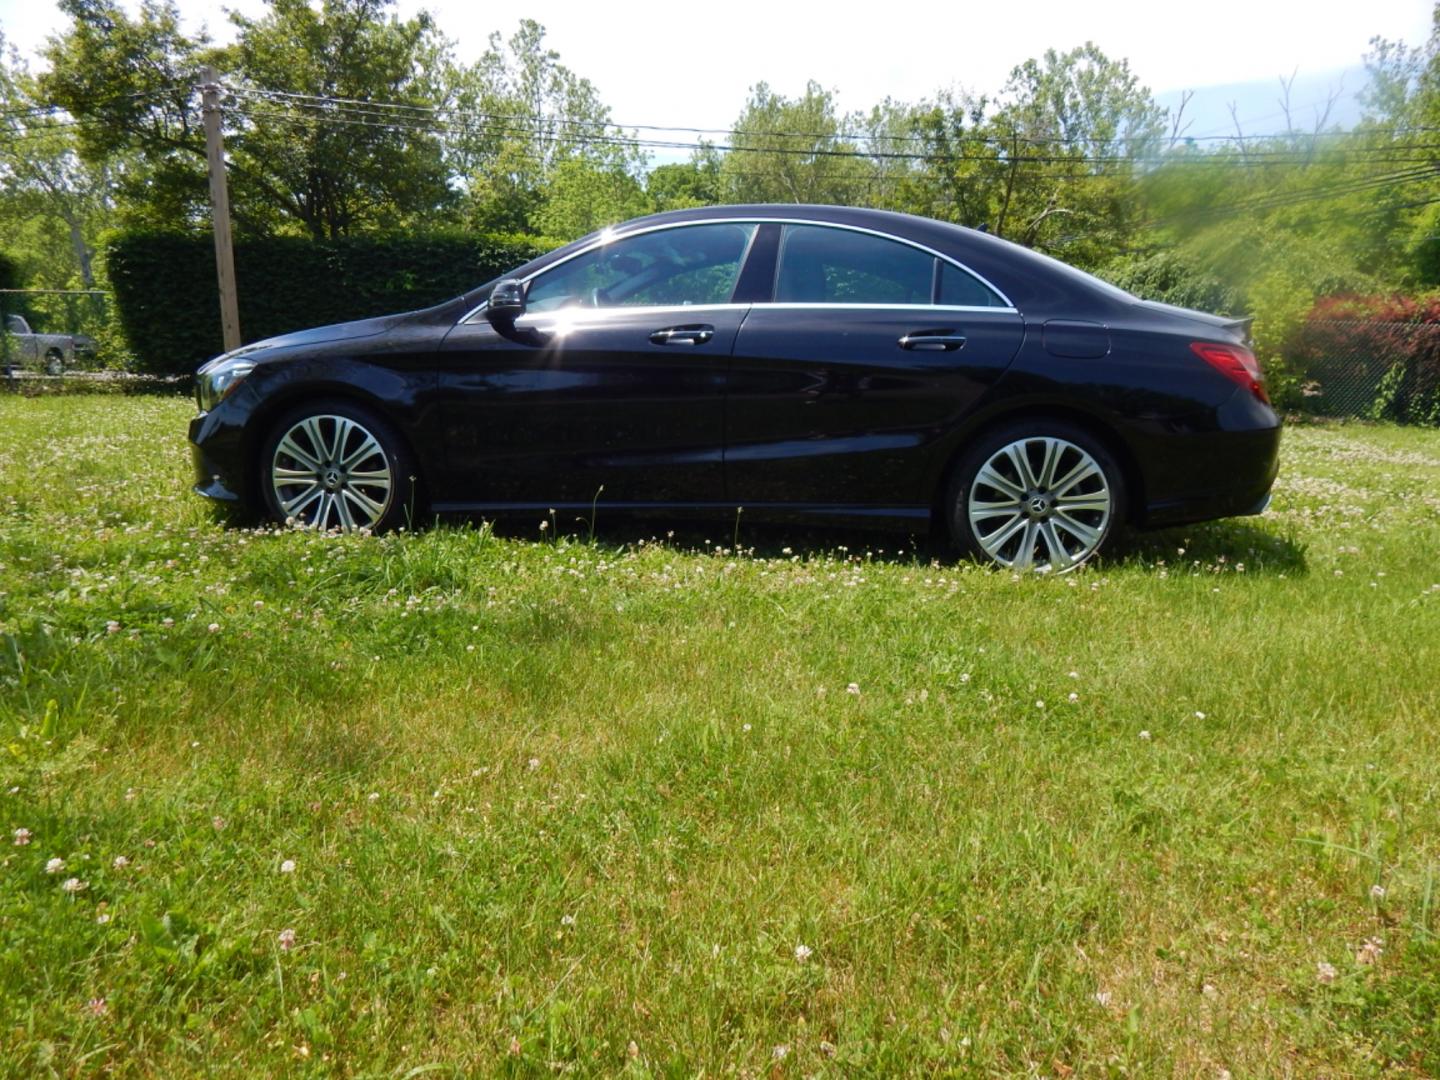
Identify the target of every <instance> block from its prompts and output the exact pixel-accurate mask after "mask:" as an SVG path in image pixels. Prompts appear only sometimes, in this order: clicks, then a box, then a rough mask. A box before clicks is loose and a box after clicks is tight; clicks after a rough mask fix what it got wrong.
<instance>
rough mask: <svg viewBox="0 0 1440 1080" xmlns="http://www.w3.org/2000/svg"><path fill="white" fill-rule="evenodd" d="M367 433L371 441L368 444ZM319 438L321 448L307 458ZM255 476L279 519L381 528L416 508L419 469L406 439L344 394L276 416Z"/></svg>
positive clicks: (410, 517)
mask: <svg viewBox="0 0 1440 1080" xmlns="http://www.w3.org/2000/svg"><path fill="white" fill-rule="evenodd" d="M345 422H348V424H349V425H350V426H349V427H347V426H346V425H345ZM312 425H313V426H312ZM297 429H298V431H297ZM312 433H314V435H313V437H312ZM287 438H288V441H287ZM366 438H368V439H370V440H372V441H373V443H374V444H375V445H374V449H373V450H369V451H368V452H367V444H366V443H365V441H364V440H365V439H366ZM337 442H340V443H343V446H342V447H341V449H340V451H339V453H338V454H337V453H336V452H334V448H335V445H336V443H337ZM317 446H318V447H319V448H320V449H321V450H322V451H325V452H323V453H321V454H316V455H314V459H313V460H312V459H311V458H310V457H309V455H311V454H313V452H314V450H315V449H316V447H317ZM360 455H363V456H360ZM345 458H352V459H353V460H350V461H349V463H348V465H347V464H346V462H345V461H344V460H342V459H345ZM312 465H318V466H319V468H318V469H315V468H312ZM382 473H384V474H385V477H386V483H387V486H385V487H383V488H382V486H381V481H380V479H379V477H380V476H381V474H382ZM256 476H257V480H258V482H259V486H260V494H261V498H262V500H263V502H264V507H265V512H266V514H267V515H268V516H269V517H270V519H271V520H273V521H277V522H281V523H293V524H297V525H304V526H309V527H321V528H324V529H327V530H328V529H331V528H339V529H343V530H346V531H352V530H361V529H366V530H369V531H371V532H385V531H387V530H389V529H394V528H397V527H399V526H402V525H410V524H411V523H412V522H413V521H414V520H417V519H418V517H419V514H420V506H419V499H420V484H419V480H418V477H419V471H418V469H417V468H416V463H415V460H414V457H413V455H412V454H411V453H410V449H409V447H408V446H407V445H406V444H405V440H404V439H402V438H401V437H400V435H399V433H398V432H396V430H395V429H394V427H392V426H391V425H390V423H388V422H387V421H386V420H385V419H384V418H383V417H381V416H378V415H377V414H376V413H374V412H373V411H371V410H370V409H367V408H364V407H363V406H360V405H356V404H354V403H352V402H349V401H343V400H322V401H309V402H306V403H305V404H303V405H300V406H297V407H296V408H293V409H291V410H289V411H288V412H286V413H285V414H284V415H283V416H281V417H280V418H279V419H278V420H276V422H275V423H274V424H273V425H272V426H271V428H270V430H269V432H268V433H267V434H266V436H265V439H264V441H263V442H262V443H261V445H260V456H259V460H258V461H257V462H256ZM317 489H318V490H317ZM322 515H323V516H322Z"/></svg>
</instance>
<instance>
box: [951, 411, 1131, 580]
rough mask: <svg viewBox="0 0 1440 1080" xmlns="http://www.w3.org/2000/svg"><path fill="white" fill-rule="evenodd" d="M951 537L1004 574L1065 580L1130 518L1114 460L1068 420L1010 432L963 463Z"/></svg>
mask: <svg viewBox="0 0 1440 1080" xmlns="http://www.w3.org/2000/svg"><path fill="white" fill-rule="evenodd" d="M945 508H946V512H947V518H948V522H947V523H948V525H949V530H950V536H951V538H952V539H953V540H954V541H955V544H956V545H957V546H958V547H959V548H960V549H961V550H962V551H964V552H965V553H967V554H969V555H971V556H972V557H974V558H976V559H979V560H980V561H982V562H989V563H992V564H994V565H997V566H1001V567H1005V568H1006V569H1015V570H1024V569H1029V570H1036V571H1039V572H1042V573H1064V572H1065V571H1067V570H1073V569H1075V568H1076V567H1078V566H1081V565H1082V564H1084V563H1085V562H1087V561H1088V560H1089V559H1092V558H1094V557H1095V556H1096V555H1097V554H1098V553H1100V552H1101V551H1102V550H1103V549H1104V548H1105V546H1106V544H1107V542H1108V541H1109V540H1110V539H1111V537H1112V536H1113V535H1114V533H1115V532H1116V531H1117V530H1118V528H1119V526H1120V523H1121V522H1122V521H1123V520H1124V512H1125V482H1124V477H1123V475H1122V474H1121V471H1120V468H1119V466H1118V465H1117V464H1116V462H1115V459H1114V457H1113V456H1112V455H1111V454H1110V453H1109V452H1108V451H1107V450H1106V449H1105V447H1104V446H1103V445H1101V443H1100V442H1099V441H1098V440H1097V439H1095V438H1094V437H1093V436H1091V435H1090V434H1089V433H1088V432H1086V431H1083V430H1081V429H1080V428H1078V427H1075V426H1074V425H1071V424H1067V423H1064V422H1062V421H1058V420H1055V421H1044V420H1039V421H1029V422H1024V423H1018V424H1011V425H1007V426H1005V427H1003V428H998V429H996V430H994V431H992V432H989V433H987V434H986V435H984V436H982V437H981V438H980V439H979V440H978V441H977V442H976V443H975V444H974V445H973V446H971V447H970V448H969V449H968V450H967V452H966V453H965V455H964V456H963V457H962V458H961V460H960V462H959V463H958V466H957V468H956V470H955V472H954V474H953V476H952V478H951V481H950V485H949V489H948V492H947V496H946V503H945Z"/></svg>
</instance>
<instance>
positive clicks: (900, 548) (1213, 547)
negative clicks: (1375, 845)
mask: <svg viewBox="0 0 1440 1080" xmlns="http://www.w3.org/2000/svg"><path fill="white" fill-rule="evenodd" d="M213 514H214V518H215V520H216V522H217V523H224V524H228V525H231V526H239V527H253V526H256V525H259V524H261V519H260V518H259V517H258V516H256V515H252V514H248V513H246V512H244V511H237V510H236V509H235V508H232V507H221V506H216V507H214V508H213ZM437 524H438V525H439V526H440V527H442V528H479V527H481V526H482V524H486V522H482V519H480V518H468V517H463V516H461V517H449V516H447V517H443V518H440V519H438V521H430V522H427V523H423V524H419V525H418V528H417V530H416V531H418V532H421V533H423V532H425V531H426V530H427V529H428V528H430V527H432V526H434V525H437ZM542 524H543V527H542ZM488 525H489V527H490V529H491V531H492V532H493V534H494V535H495V536H497V537H500V538H502V539H506V540H522V541H532V542H536V543H549V542H553V541H554V540H555V539H556V538H557V536H558V537H564V538H566V539H569V540H572V541H573V540H583V541H593V542H594V543H596V544H598V545H600V546H602V547H606V548H609V549H611V550H613V551H616V552H620V551H625V550H629V549H634V548H636V547H640V546H644V545H657V546H658V545H663V546H665V547H668V548H671V549H673V550H676V551H680V552H685V553H687V554H700V553H705V554H717V553H718V554H723V555H733V554H740V555H744V556H747V557H751V558H757V559H791V558H796V557H799V558H801V559H816V558H832V559H842V560H851V559H858V560H861V561H866V562H882V563H890V564H895V565H912V566H914V565H920V566H926V565H930V564H932V563H939V564H942V565H949V564H957V563H958V564H963V563H965V562H966V560H965V559H964V558H963V557H961V556H959V555H957V554H956V552H955V550H954V548H953V547H952V546H951V545H950V544H949V542H948V541H946V540H945V539H944V538H942V537H940V536H938V535H936V534H934V533H933V532H915V533H904V532H897V531H894V530H881V529H865V528H861V527H856V526H840V525H834V526H829V525H793V524H792V525H778V524H770V523H766V524H759V523H744V522H740V523H737V522H734V521H731V522H723V521H720V520H718V519H717V520H714V521H710V522H695V521H668V520H663V519H656V518H631V517H625V516H620V515H612V516H611V517H610V518H609V520H608V521H600V522H597V523H596V525H595V527H594V528H593V529H592V527H591V525H590V523H589V521H588V520H586V519H585V518H575V519H572V520H571V521H568V522H567V521H565V520H564V519H563V518H560V517H559V516H557V517H556V518H545V517H542V518H531V519H526V518H523V517H520V516H511V515H506V516H502V517H500V518H498V519H495V520H490V521H488ZM1197 563H1198V564H1199V565H1200V566H1201V567H1204V568H1210V567H1218V568H1221V569H1224V568H1226V567H1230V568H1235V567H1238V566H1242V565H1243V566H1244V568H1245V572H1247V573H1254V574H1262V575H1264V574H1290V575H1296V576H1298V575H1302V574H1305V573H1307V572H1308V568H1307V564H1306V561H1305V549H1304V546H1303V545H1302V544H1299V543H1297V542H1296V541H1294V540H1293V539H1290V538H1288V537H1283V536H1277V535H1275V534H1274V533H1273V532H1269V531H1266V530H1265V529H1262V528H1259V527H1257V526H1256V525H1253V524H1251V523H1250V522H1249V521H1248V520H1243V519H1230V520H1223V521H1209V522H1203V523H1201V524H1198V525H1186V526H1182V527H1179V528H1172V529H1161V530H1158V531H1155V532H1134V531H1130V532H1125V533H1122V534H1121V535H1120V536H1118V537H1116V539H1115V542H1114V546H1113V547H1112V548H1111V549H1110V551H1109V552H1108V554H1107V555H1106V556H1105V557H1104V558H1103V559H1100V560H1097V561H1095V562H1094V563H1092V564H1090V566H1089V569H1090V570H1091V571H1095V570H1104V569H1107V568H1123V567H1130V568H1156V569H1158V568H1161V567H1175V566H1178V565H1185V566H1189V565H1192V564H1197Z"/></svg>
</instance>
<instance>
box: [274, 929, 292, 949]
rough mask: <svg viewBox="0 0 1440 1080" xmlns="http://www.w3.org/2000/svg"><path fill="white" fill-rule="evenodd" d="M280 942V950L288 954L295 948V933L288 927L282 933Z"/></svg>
mask: <svg viewBox="0 0 1440 1080" xmlns="http://www.w3.org/2000/svg"><path fill="white" fill-rule="evenodd" d="M278 940H279V942H280V948H281V949H284V950H285V951H287V952H288V951H289V950H290V949H293V948H294V947H295V931H294V930H292V929H290V927H288V926H287V927H286V928H285V929H284V930H281V931H280V936H279V939H278Z"/></svg>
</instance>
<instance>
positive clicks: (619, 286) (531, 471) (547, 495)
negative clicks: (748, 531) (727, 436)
mask: <svg viewBox="0 0 1440 1080" xmlns="http://www.w3.org/2000/svg"><path fill="white" fill-rule="evenodd" d="M755 231H756V230H755V226H754V225H753V224H749V223H745V222H721V223H701V224H695V225H680V226H672V227H668V228H664V229H657V230H652V231H647V232H643V233H640V234H638V235H637V234H632V235H629V236H623V237H620V238H618V239H614V240H611V241H602V242H599V243H597V244H596V245H595V246H593V247H592V248H589V249H586V250H584V251H582V252H580V253H578V254H577V255H575V256H573V257H571V258H570V259H567V260H566V261H564V262H562V263H559V264H557V265H555V266H552V267H549V268H547V269H546V270H544V271H542V272H540V273H539V274H538V275H536V276H535V277H534V278H533V279H531V280H529V281H528V282H526V285H525V295H526V308H525V311H524V313H523V314H522V315H520V316H519V317H517V318H515V319H514V320H513V322H506V321H505V320H497V321H496V322H495V323H492V322H491V320H490V319H488V318H487V317H486V315H485V313H484V312H477V313H474V314H472V315H471V316H470V317H469V318H467V319H465V320H463V321H462V322H461V323H460V324H459V325H457V326H456V327H455V328H454V330H452V331H451V333H450V334H449V335H448V336H447V337H446V339H445V341H444V344H443V345H442V347H441V353H440V358H439V359H440V365H441V371H440V387H439V389H440V400H441V403H442V404H441V409H440V414H441V417H442V426H443V438H444V442H445V446H446V459H447V468H448V478H447V479H448V482H447V484H446V485H445V486H446V487H447V489H448V491H449V493H450V496H451V499H449V500H440V501H441V502H443V503H446V504H447V505H449V504H450V503H451V502H452V501H453V503H455V504H463V505H466V506H470V507H479V508H483V507H485V506H491V505H494V506H499V505H517V504H518V505H534V506H537V507H542V506H543V507H556V508H561V507H576V506H584V507H589V506H590V505H591V504H592V502H595V501H597V500H598V501H599V502H601V503H604V504H607V505H615V504H620V505H629V506H644V505H648V504H661V503H665V504H705V503H714V502H719V501H721V500H722V499H723V498H724V465H723V452H724V395H725V378H726V366H727V364H728V362H729V357H730V351H731V349H732V347H733V346H734V343H735V338H736V334H737V332H738V331H739V329H740V325H741V322H742V321H743V320H744V317H745V313H746V310H747V307H748V305H746V304H737V303H732V302H731V298H732V296H733V294H734V290H735V286H736V283H737V281H738V279H739V275H740V269H741V267H742V265H743V263H744V259H745V255H746V252H747V250H748V248H749V245H750V242H751V240H752V239H753V237H754V234H755Z"/></svg>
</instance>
